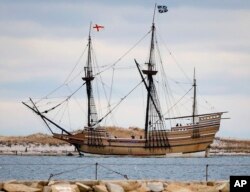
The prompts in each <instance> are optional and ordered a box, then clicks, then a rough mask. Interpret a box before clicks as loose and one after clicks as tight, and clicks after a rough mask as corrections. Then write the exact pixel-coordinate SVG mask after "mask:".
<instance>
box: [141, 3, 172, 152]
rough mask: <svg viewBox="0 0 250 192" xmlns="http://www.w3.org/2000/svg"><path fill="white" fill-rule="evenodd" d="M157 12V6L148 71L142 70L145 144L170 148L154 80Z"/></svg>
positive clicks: (152, 28) (147, 146)
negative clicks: (145, 97) (144, 90)
mask: <svg viewBox="0 0 250 192" xmlns="http://www.w3.org/2000/svg"><path fill="white" fill-rule="evenodd" d="M155 10H156V6H155V9H154V15H153V22H152V27H151V41H150V50H149V51H150V52H149V59H148V62H147V63H146V65H147V69H146V70H142V73H143V74H144V75H146V79H147V80H146V81H147V82H146V81H145V80H144V79H143V81H144V84H145V87H146V90H147V106H146V117H145V132H144V136H145V140H146V144H145V147H146V148H158V147H169V142H168V138H167V133H166V128H165V123H164V118H163V116H162V113H161V109H160V102H159V98H158V95H157V91H156V86H155V83H154V78H153V77H154V76H155V75H156V74H157V72H158V71H157V70H156V60H155V31H156V27H155V22H154V17H155ZM136 64H137V66H138V65H139V64H138V63H137V62H136ZM138 69H139V68H138ZM139 72H140V70H139ZM140 74H141V72H140ZM141 76H142V74H141ZM142 78H143V76H142Z"/></svg>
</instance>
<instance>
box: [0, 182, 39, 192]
mask: <svg viewBox="0 0 250 192" xmlns="http://www.w3.org/2000/svg"><path fill="white" fill-rule="evenodd" d="M3 189H4V190H5V191H11V192H14V191H18V192H40V191H42V190H41V189H38V188H34V187H28V186H27V185H24V184H15V183H5V184H4V185H3Z"/></svg>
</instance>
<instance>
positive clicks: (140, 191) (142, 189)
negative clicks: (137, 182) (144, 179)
mask: <svg viewBox="0 0 250 192" xmlns="http://www.w3.org/2000/svg"><path fill="white" fill-rule="evenodd" d="M136 191H138V192H149V191H150V189H149V187H148V186H147V185H146V183H142V184H141V186H140V187H139V188H138V189H136Z"/></svg>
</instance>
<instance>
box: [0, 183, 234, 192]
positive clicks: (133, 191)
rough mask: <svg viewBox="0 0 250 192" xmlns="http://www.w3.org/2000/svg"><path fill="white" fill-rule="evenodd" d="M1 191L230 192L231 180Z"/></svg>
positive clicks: (3, 186) (0, 186)
mask: <svg viewBox="0 0 250 192" xmlns="http://www.w3.org/2000/svg"><path fill="white" fill-rule="evenodd" d="M0 191H9V192H229V181H208V182H176V181H165V180H129V181H125V180H122V181H119V180H112V181H49V182H48V181H15V180H13V181H6V182H2V183H0Z"/></svg>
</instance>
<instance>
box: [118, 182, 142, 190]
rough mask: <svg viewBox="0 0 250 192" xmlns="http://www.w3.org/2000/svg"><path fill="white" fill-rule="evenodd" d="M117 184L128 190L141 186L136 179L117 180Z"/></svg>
mask: <svg viewBox="0 0 250 192" xmlns="http://www.w3.org/2000/svg"><path fill="white" fill-rule="evenodd" d="M117 184H119V185H120V186H122V188H123V189H124V191H130V192H131V191H133V190H136V189H138V188H139V187H141V183H139V182H138V181H129V182H127V181H121V182H117Z"/></svg>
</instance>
